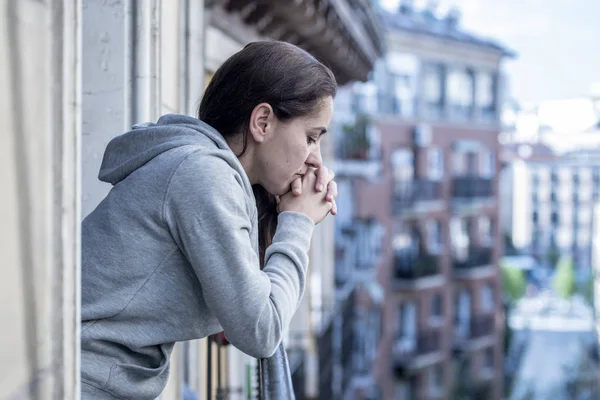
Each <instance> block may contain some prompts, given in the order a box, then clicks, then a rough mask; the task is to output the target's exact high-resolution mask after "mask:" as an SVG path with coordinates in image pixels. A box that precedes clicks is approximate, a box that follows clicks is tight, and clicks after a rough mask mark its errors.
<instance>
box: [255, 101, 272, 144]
mask: <svg viewBox="0 0 600 400" xmlns="http://www.w3.org/2000/svg"><path fill="white" fill-rule="evenodd" d="M273 116H274V114H273V108H272V107H271V105H270V104H269V103H260V104H259V105H257V106H256V107H254V109H253V110H252V114H251V115H250V126H249V128H250V135H252V138H253V139H254V141H255V142H257V143H262V142H263V141H264V140H265V138H266V136H267V132H268V129H269V124H271V123H272V118H273Z"/></svg>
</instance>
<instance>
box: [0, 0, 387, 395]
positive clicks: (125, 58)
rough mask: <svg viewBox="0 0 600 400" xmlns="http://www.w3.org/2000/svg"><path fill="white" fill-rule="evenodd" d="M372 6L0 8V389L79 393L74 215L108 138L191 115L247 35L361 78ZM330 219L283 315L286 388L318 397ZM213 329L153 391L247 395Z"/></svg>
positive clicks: (370, 39)
mask: <svg viewBox="0 0 600 400" xmlns="http://www.w3.org/2000/svg"><path fill="white" fill-rule="evenodd" d="M374 17H375V15H374V13H373V10H372V9H371V6H370V5H369V4H368V3H365V2H356V1H313V0H302V1H295V2H281V1H276V0H273V1H261V2H254V1H237V0H181V1H179V0H178V1H168V2H167V1H160V0H148V1H141V0H140V1H136V0H132V1H111V2H106V1H103V2H100V1H88V0H82V1H77V2H67V1H62V0H52V1H47V2H39V1H29V0H26V1H19V2H14V1H10V2H6V7H4V6H3V7H1V8H0V21H2V25H3V26H4V27H6V32H5V33H6V34H5V35H3V38H2V40H0V54H2V57H0V65H1V66H2V68H0V85H1V87H2V88H3V89H4V90H3V91H2V96H1V97H0V98H1V99H2V100H1V102H2V104H3V107H2V108H1V110H2V116H3V120H4V121H5V122H6V128H7V130H8V134H6V135H3V136H2V139H1V143H2V146H1V150H0V151H1V152H2V157H0V159H1V160H2V165H3V168H2V171H3V173H2V174H1V175H0V182H2V183H3V184H4V186H5V187H8V188H9V191H8V195H7V196H6V197H5V198H4V199H3V200H2V207H0V209H2V210H3V217H2V220H3V221H6V223H3V224H2V226H1V227H0V237H1V238H2V240H1V242H2V251H1V252H0V254H1V255H0V260H1V261H0V264H1V265H2V266H3V267H5V271H6V275H5V279H4V280H3V282H2V284H0V293H2V299H3V301H2V302H1V304H2V305H1V306H0V321H2V322H3V323H4V325H5V326H6V327H7V328H6V329H5V330H4V332H3V335H2V338H3V340H2V341H0V354H2V356H3V357H4V358H6V359H10V360H11V363H10V365H8V364H7V365H6V366H5V367H4V368H3V369H2V376H3V379H0V397H2V398H9V399H12V398H49V399H50V398H52V399H65V398H68V399H76V398H78V393H79V383H78V382H79V364H78V363H79V361H78V360H79V343H78V337H79V324H80V316H79V301H80V300H79V291H80V276H79V274H80V272H79V271H80V264H79V263H80V261H79V254H80V253H79V251H80V250H79V246H80V241H79V224H80V221H81V218H82V217H84V216H86V215H87V214H88V213H89V212H91V211H92V210H93V209H94V207H95V206H96V204H98V202H99V201H100V200H101V199H102V198H103V197H104V195H105V194H106V193H107V192H108V190H109V187H108V186H107V185H105V184H103V183H101V182H99V181H98V180H97V173H98V169H99V165H100V162H101V159H102V154H103V151H104V149H105V146H106V144H107V143H108V141H109V140H110V139H111V138H112V137H114V136H116V135H118V134H120V133H122V132H123V131H125V130H127V129H129V128H130V127H131V125H132V124H133V123H136V122H142V121H152V120H156V118H157V117H158V116H159V115H160V114H163V113H168V112H176V113H184V114H189V115H194V114H195V112H196V108H197V105H198V103H199V99H200V97H201V95H202V92H203V89H204V87H205V85H206V83H207V82H208V81H209V79H210V77H211V75H212V73H213V72H214V71H215V69H216V68H217V67H218V65H219V64H220V63H221V62H222V61H223V60H224V59H226V58H227V57H228V56H230V55H231V54H233V53H234V52H236V51H237V50H239V49H241V48H242V47H243V46H244V45H245V43H247V42H248V41H251V40H255V39H262V38H275V39H280V40H286V41H289V42H292V43H295V44H297V45H299V46H301V47H303V48H305V49H307V50H309V51H311V52H312V53H313V54H314V55H315V56H317V57H319V58H321V59H322V60H323V61H325V62H326V63H327V64H328V65H329V66H330V67H331V68H332V70H333V71H334V73H335V74H336V77H337V79H338V81H339V82H340V84H346V83H348V82H351V81H355V80H366V79H367V75H368V73H369V71H370V70H371V69H372V66H373V63H374V61H375V59H376V58H377V57H379V56H380V54H381V40H380V37H379V33H378V29H377V23H376V22H375V18H374ZM327 151H328V150H327V149H325V152H327ZM329 151H330V150H329ZM325 157H327V156H325ZM326 159H327V158H326ZM328 159H331V157H329V158H328ZM333 229H334V228H333V225H332V222H329V225H327V223H325V224H322V225H321V226H320V227H319V229H318V231H317V233H316V234H315V236H314V240H315V243H314V245H313V247H312V249H311V255H310V256H311V264H312V265H311V275H310V278H309V279H310V282H311V284H310V289H309V290H307V291H306V296H305V302H304V303H303V304H302V305H301V306H300V310H299V312H298V315H297V318H296V320H295V321H294V324H293V327H292V329H293V330H294V332H293V333H294V335H295V334H296V333H299V335H298V336H299V337H301V340H299V344H298V343H295V344H294V346H292V347H294V349H293V351H292V349H291V351H290V364H293V365H294V366H295V367H293V368H295V370H294V377H295V379H294V382H295V383H296V384H297V385H296V390H297V392H298V393H299V397H300V396H302V397H304V396H306V397H317V396H318V390H319V380H318V374H319V371H318V369H317V368H318V361H317V358H318V357H317V351H318V348H317V346H316V345H315V343H314V342H315V335H316V334H317V333H320V331H321V330H322V327H321V325H324V323H322V321H324V320H326V319H327V316H328V315H329V313H330V312H331V311H328V310H332V309H333V306H332V305H331V303H334V302H333V301H331V300H329V297H333V295H332V294H331V293H333V292H334V290H333V287H334V275H333V268H334V267H333V266H334V244H333ZM328 296H329V297H328ZM321 304H326V305H327V307H325V309H324V308H323V307H320V305H321ZM316 305H319V307H316ZM292 336H293V335H292V334H290V341H292ZM294 337H295V336H294ZM332 339H334V338H332ZM220 342H221V341H220V339H219V338H215V339H214V340H212V339H211V340H210V342H209V341H208V340H206V339H205V340H201V341H193V342H188V343H184V344H178V345H177V346H176V347H175V350H174V352H173V356H172V365H171V378H170V381H169V383H168V386H167V388H166V389H165V391H164V392H163V394H162V395H161V399H163V400H166V399H181V398H182V397H183V396H184V394H185V395H186V396H192V397H193V396H194V395H196V396H199V397H200V398H207V399H209V398H215V397H217V398H223V397H224V396H226V397H227V398H229V399H241V398H244V399H246V398H250V397H252V396H256V394H257V388H256V386H257V379H256V375H255V372H256V371H255V366H256V360H252V359H250V358H249V357H247V356H245V355H244V354H242V353H240V352H239V351H237V350H235V349H233V348H232V346H227V345H223V344H221V343H220ZM293 353H296V354H293ZM297 355H299V357H297ZM297 359H300V362H298V361H297Z"/></svg>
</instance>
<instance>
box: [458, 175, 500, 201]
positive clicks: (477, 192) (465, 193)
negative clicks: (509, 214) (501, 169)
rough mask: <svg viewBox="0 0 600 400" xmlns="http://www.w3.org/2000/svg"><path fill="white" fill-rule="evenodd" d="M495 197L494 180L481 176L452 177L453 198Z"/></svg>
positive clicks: (463, 199)
mask: <svg viewBox="0 0 600 400" xmlns="http://www.w3.org/2000/svg"><path fill="white" fill-rule="evenodd" d="M493 197H494V190H493V180H492V179H491V178H486V177H480V176H469V175H465V176H457V177H454V178H452V198H453V200H455V201H465V202H470V201H477V200H486V199H491V198H493Z"/></svg>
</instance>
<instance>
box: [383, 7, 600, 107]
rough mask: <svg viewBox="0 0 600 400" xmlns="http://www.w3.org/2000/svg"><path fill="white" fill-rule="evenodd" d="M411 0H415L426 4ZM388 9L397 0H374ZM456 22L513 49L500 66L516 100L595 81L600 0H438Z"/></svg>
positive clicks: (566, 93)
mask: <svg viewBox="0 0 600 400" xmlns="http://www.w3.org/2000/svg"><path fill="white" fill-rule="evenodd" d="M426 2H427V0H416V1H415V3H416V4H418V3H423V4H424V3H426ZM380 3H381V5H382V6H384V7H388V8H390V9H394V8H395V7H396V6H397V4H398V3H399V0H380ZM439 3H442V4H444V3H455V4H457V5H458V6H459V7H460V9H461V11H462V19H461V26H462V27H464V28H465V29H466V30H468V31H471V32H473V33H476V34H479V35H481V36H485V37H490V38H493V39H496V40H498V41H499V42H501V43H503V44H504V45H505V46H507V47H508V48H510V49H512V50H514V51H515V52H516V53H518V58H517V59H516V60H512V61H507V62H506V68H505V70H506V71H507V73H508V77H509V82H510V87H509V91H510V93H509V94H510V95H511V96H513V97H515V98H516V99H517V100H518V101H519V102H521V103H527V102H533V103H539V102H540V101H542V100H550V99H562V98H570V97H578V96H585V95H588V94H589V93H590V89H591V86H592V84H593V83H594V82H600V0H442V1H440V2H439Z"/></svg>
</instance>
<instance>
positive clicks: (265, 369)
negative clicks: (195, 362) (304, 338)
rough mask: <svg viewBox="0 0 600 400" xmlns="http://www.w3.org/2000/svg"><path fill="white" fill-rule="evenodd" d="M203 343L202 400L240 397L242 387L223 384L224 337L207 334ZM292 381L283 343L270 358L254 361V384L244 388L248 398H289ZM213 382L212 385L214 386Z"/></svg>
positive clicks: (220, 334) (255, 399)
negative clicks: (204, 349) (204, 358)
mask: <svg viewBox="0 0 600 400" xmlns="http://www.w3.org/2000/svg"><path fill="white" fill-rule="evenodd" d="M207 343H208V345H207V353H206V356H207V357H206V358H207V359H206V366H207V368H206V372H207V379H206V380H207V385H206V398H207V399H211V400H212V399H216V400H225V399H228V398H230V397H231V395H236V394H237V395H239V396H244V391H245V390H244V387H242V386H239V387H231V386H226V384H225V383H226V382H227V381H228V379H227V375H226V374H227V373H226V372H225V373H223V372H224V368H223V362H224V360H225V359H226V358H227V347H228V346H229V342H228V341H227V338H226V337H225V334H224V333H223V332H220V333H217V334H215V335H211V336H209V337H208V340H207ZM215 357H216V360H215ZM215 361H216V362H215ZM215 364H216V365H215ZM293 379H294V375H293V374H292V373H291V372H290V363H289V361H288V357H287V352H286V351H285V349H284V346H283V344H281V345H280V346H279V348H278V349H277V350H276V352H275V354H274V355H273V356H272V357H270V358H264V359H260V360H257V362H256V376H255V379H254V382H253V384H251V386H250V387H248V388H246V390H247V391H248V397H249V398H252V399H253V400H276V399H282V398H285V399H290V398H293V396H294V386H293V383H292V380H293ZM214 383H216V387H215V385H214ZM300 388H301V390H303V389H304V388H303V386H301V387H300ZM297 398H298V397H297ZM301 398H302V397H300V398H299V399H301Z"/></svg>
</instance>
